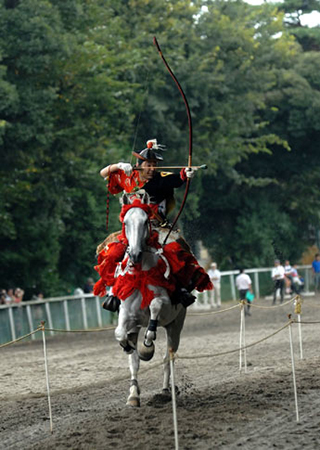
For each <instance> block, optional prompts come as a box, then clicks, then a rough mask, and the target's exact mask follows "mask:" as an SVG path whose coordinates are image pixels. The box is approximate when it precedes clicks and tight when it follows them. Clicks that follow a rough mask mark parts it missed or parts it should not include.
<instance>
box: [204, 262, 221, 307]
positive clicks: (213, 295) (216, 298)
mask: <svg viewBox="0 0 320 450" xmlns="http://www.w3.org/2000/svg"><path fill="white" fill-rule="evenodd" d="M208 275H209V278H210V280H211V282H212V284H213V290H211V291H207V292H208V294H209V301H210V305H211V308H213V307H214V306H216V307H217V308H220V306H221V294H220V292H221V288H220V280H221V272H220V270H218V269H217V263H215V262H214V263H212V264H211V266H210V269H209V270H208Z"/></svg>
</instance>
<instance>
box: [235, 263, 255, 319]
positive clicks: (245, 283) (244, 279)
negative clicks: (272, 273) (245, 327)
mask: <svg viewBox="0 0 320 450" xmlns="http://www.w3.org/2000/svg"><path fill="white" fill-rule="evenodd" d="M236 286H237V289H238V291H239V294H240V301H241V300H245V301H246V302H247V297H246V295H247V292H251V293H252V282H251V278H250V277H249V275H247V274H246V273H244V269H240V274H239V275H238V276H237V278H236ZM245 315H246V316H251V313H250V304H249V303H248V302H247V303H246V309H245Z"/></svg>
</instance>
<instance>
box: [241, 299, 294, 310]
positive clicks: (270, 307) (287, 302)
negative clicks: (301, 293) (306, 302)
mask: <svg viewBox="0 0 320 450" xmlns="http://www.w3.org/2000/svg"><path fill="white" fill-rule="evenodd" d="M296 298H297V296H295V297H292V298H291V299H290V300H288V301H286V302H284V303H280V305H273V306H260V305H255V304H254V303H248V302H247V305H249V306H253V307H254V308H258V309H275V308H282V307H283V306H286V305H289V304H290V303H292V302H293V301H295V300H296Z"/></svg>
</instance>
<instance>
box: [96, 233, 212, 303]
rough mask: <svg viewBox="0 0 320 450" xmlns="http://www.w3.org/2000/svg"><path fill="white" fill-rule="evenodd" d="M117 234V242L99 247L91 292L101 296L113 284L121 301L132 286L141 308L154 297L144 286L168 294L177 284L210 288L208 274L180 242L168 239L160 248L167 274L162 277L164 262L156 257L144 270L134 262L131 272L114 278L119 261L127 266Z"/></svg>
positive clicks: (123, 249) (128, 293) (126, 296)
mask: <svg viewBox="0 0 320 450" xmlns="http://www.w3.org/2000/svg"><path fill="white" fill-rule="evenodd" d="M121 237H122V235H119V237H118V239H119V238H120V240H118V242H113V243H111V244H109V246H108V248H107V249H106V250H102V251H101V252H100V253H99V255H98V264H97V265H96V266H95V269H96V271H97V272H98V273H99V275H100V277H101V278H100V280H99V281H97V283H96V284H95V286H94V289H93V293H94V294H95V295H99V296H101V297H103V296H104V295H106V287H107V286H113V290H112V291H113V294H114V295H116V296H117V297H118V298H120V299H121V300H125V299H126V298H128V297H129V296H130V295H131V294H132V293H133V291H134V290H135V289H139V290H140V292H141V294H142V304H141V308H145V307H146V306H148V305H149V304H150V302H151V301H152V300H153V298H154V292H153V291H152V290H150V289H148V287H147V285H153V286H161V287H163V288H165V289H167V291H168V295H169V296H170V295H171V294H172V293H173V292H174V291H175V289H176V287H177V286H180V287H184V288H190V285H191V286H192V289H197V290H198V291H200V292H202V291H204V290H211V289H213V285H212V283H211V281H210V278H209V276H208V275H207V273H206V272H205V271H204V269H203V268H202V267H201V266H200V265H199V264H198V262H197V260H196V259H195V257H194V256H193V255H192V254H191V253H190V252H188V251H186V250H185V249H184V248H183V247H182V246H181V244H180V243H178V242H171V243H170V244H167V245H165V247H164V248H163V256H164V257H165V258H166V259H167V260H168V263H169V266H170V276H169V278H168V279H166V278H165V277H164V274H165V271H166V268H167V267H166V264H165V262H164V261H163V259H161V258H159V261H158V264H157V265H156V266H155V267H153V268H152V269H150V270H148V271H143V270H141V265H136V266H135V267H134V270H133V271H132V273H130V272H131V271H130V272H127V273H125V274H124V275H119V276H118V277H117V278H115V271H116V268H117V266H118V264H119V263H121V261H122V263H121V269H122V271H123V270H124V269H125V267H126V265H127V258H125V260H123V258H124V255H125V251H126V245H125V244H124V242H122V241H121Z"/></svg>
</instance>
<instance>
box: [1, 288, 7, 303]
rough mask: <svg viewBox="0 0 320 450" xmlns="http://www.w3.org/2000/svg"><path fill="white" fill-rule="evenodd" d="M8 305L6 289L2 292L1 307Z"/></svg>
mask: <svg viewBox="0 0 320 450" xmlns="http://www.w3.org/2000/svg"><path fill="white" fill-rule="evenodd" d="M5 304H6V291H5V289H1V290H0V305H5Z"/></svg>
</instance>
